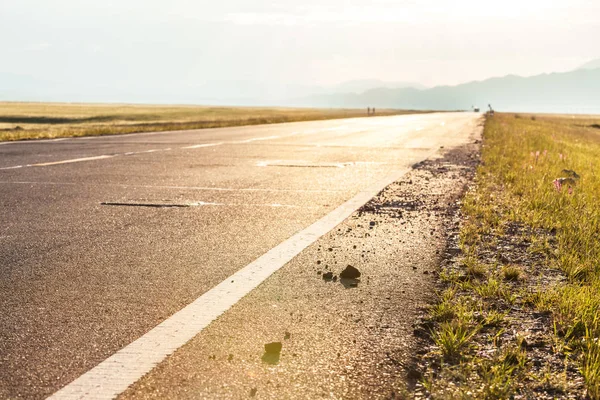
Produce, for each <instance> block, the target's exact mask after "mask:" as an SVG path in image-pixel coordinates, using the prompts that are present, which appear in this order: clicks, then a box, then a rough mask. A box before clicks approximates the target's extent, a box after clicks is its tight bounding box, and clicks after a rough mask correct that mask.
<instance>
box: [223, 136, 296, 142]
mask: <svg viewBox="0 0 600 400" xmlns="http://www.w3.org/2000/svg"><path fill="white" fill-rule="evenodd" d="M288 136H290V135H288ZM280 137H281V136H276V135H274V136H263V137H257V138H252V139H245V140H236V141H234V142H230V143H232V144H233V143H252V142H258V141H262V140H271V139H279V138H280Z"/></svg>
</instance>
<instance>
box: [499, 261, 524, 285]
mask: <svg viewBox="0 0 600 400" xmlns="http://www.w3.org/2000/svg"><path fill="white" fill-rule="evenodd" d="M501 273H502V278H504V280H507V281H510V282H516V281H519V280H520V279H521V274H522V273H521V269H520V268H519V267H517V266H516V265H507V266H504V267H502V270H501Z"/></svg>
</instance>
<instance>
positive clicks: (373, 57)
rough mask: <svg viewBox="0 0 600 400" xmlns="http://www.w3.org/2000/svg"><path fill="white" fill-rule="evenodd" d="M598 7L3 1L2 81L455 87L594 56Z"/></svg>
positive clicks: (262, 0) (260, 0)
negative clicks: (6, 77)
mask: <svg viewBox="0 0 600 400" xmlns="http://www.w3.org/2000/svg"><path fill="white" fill-rule="evenodd" d="M598 38H600V1H599V0H569V1H566V0H565V1H553V0H534V1H531V0H502V1H494V2H487V1H482V0H477V1H474V0H454V1H423V0H420V1H405V0H394V1H393V0H361V1H358V0H347V1H343V0H329V1H328V0H318V1H317V0H297V1H290V0H276V1H266V0H253V1H250V0H243V1H242V0H215V1H207V0H196V1H192V0H118V1H111V0H101V1H100V0H98V1H91V0H52V1H48V0H0V48H1V49H2V52H1V54H2V56H1V57H2V58H1V62H0V73H5V74H6V73H10V74H18V75H26V76H31V77H34V78H36V79H39V80H44V81H48V80H49V81H52V82H54V83H56V84H57V85H65V86H69V87H70V86H76V85H89V84H90V82H94V84H95V85H98V86H106V87H108V86H114V85H118V86H119V87H120V88H121V89H123V90H125V89H127V90H132V91H134V90H138V89H139V90H141V89H140V88H147V87H149V86H150V85H156V86H157V87H180V86H198V87H200V86H202V85H204V84H206V83H211V82H213V83H214V82H222V81H231V80H235V81H249V82H259V83H260V82H274V83H293V84H305V85H312V84H318V85H328V84H335V83H338V82H341V81H346V80H355V79H380V80H386V81H416V82H420V83H423V84H425V85H429V86H431V85H438V84H457V83H461V82H465V81H470V80H475V79H483V78H487V77H490V76H498V75H506V74H509V73H514V74H521V75H531V74H538V73H541V72H551V71H565V70H569V69H572V68H574V67H576V66H578V65H579V64H582V63H584V62H586V61H588V60H590V59H593V58H598V57H600V46H599V44H598Z"/></svg>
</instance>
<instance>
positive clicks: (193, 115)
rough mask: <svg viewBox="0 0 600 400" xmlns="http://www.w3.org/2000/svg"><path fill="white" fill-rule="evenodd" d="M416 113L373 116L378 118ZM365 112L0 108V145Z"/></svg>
mask: <svg viewBox="0 0 600 400" xmlns="http://www.w3.org/2000/svg"><path fill="white" fill-rule="evenodd" d="M417 112H418V111H402V110H378V112H377V115H397V114H407V113H417ZM366 114H367V112H366V109H365V110H356V109H308V108H251V107H203V106H158V105H157V106H152V105H128V104H61V103H3V102H0V141H7V140H22V139H40V138H58V137H72V136H92V135H110V134H123V133H134V132H155V131H171V130H183V129H202V128H219V127H226V126H239V125H258V124H272V123H280V122H292V121H309V120H322V119H336V118H350V117H364V116H366Z"/></svg>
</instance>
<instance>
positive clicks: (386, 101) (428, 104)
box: [289, 59, 600, 114]
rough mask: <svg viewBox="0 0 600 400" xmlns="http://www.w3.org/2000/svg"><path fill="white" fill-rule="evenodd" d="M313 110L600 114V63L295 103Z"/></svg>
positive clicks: (333, 96) (342, 94)
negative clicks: (392, 109) (525, 75)
mask: <svg viewBox="0 0 600 400" xmlns="http://www.w3.org/2000/svg"><path fill="white" fill-rule="evenodd" d="M289 104H290V105H296V106H312V107H349V108H356V107H364V108H366V107H378V108H402V109H417V110H420V109H430V110H468V109H471V107H472V106H475V107H480V108H482V109H485V108H487V105H488V104H491V105H492V107H493V108H494V109H496V110H499V111H516V112H546V113H593V114H597V113H600V59H599V60H595V61H592V62H590V63H587V64H585V65H583V66H582V67H580V68H579V69H577V70H575V71H570V72H564V73H552V74H541V75H536V76H531V77H520V76H515V75H508V76H505V77H502V78H491V79H487V80H484V81H478V82H470V83H465V84H461V85H457V86H438V87H434V88H431V89H416V88H400V89H390V88H378V89H371V90H367V91H365V92H363V93H341V94H340V93H335V94H329V95H320V96H311V97H305V98H301V99H294V100H292V101H290V103H289Z"/></svg>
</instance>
